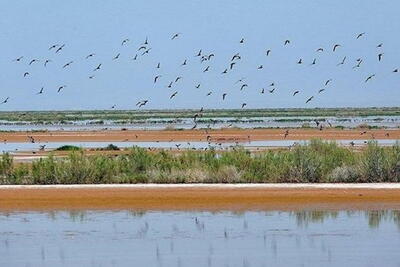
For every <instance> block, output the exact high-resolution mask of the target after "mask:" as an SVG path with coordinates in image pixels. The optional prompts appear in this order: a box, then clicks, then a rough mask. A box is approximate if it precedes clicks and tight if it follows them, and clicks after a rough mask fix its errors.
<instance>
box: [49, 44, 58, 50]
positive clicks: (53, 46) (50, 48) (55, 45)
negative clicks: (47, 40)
mask: <svg viewBox="0 0 400 267" xmlns="http://www.w3.org/2000/svg"><path fill="white" fill-rule="evenodd" d="M57 46H58V44H54V45H52V46H50V47H49V50H52V49H54V48H56V47H57Z"/></svg>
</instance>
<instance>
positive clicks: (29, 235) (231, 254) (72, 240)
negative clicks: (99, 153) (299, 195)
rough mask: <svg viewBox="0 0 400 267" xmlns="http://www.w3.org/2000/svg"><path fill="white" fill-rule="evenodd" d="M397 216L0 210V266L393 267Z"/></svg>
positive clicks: (399, 235)
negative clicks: (0, 211)
mask: <svg viewBox="0 0 400 267" xmlns="http://www.w3.org/2000/svg"><path fill="white" fill-rule="evenodd" d="M399 248H400V211H368V212H367V211H355V212H354V211H353V212H349V211H339V212H323V211H303V212H277V211H275V212H244V213H233V212H220V213H210V212H173V211H170V212H133V211H86V212H82V211H79V212H72V211H71V212H65V211H63V212H56V211H54V212H27V213H18V212H15V213H4V212H3V213H0V266H194V267H196V266H248V267H250V266H399V265H400V253H399Z"/></svg>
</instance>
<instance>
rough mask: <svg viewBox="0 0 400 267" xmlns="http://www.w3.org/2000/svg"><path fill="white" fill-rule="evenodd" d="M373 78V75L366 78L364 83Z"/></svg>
mask: <svg viewBox="0 0 400 267" xmlns="http://www.w3.org/2000/svg"><path fill="white" fill-rule="evenodd" d="M374 77H375V74H372V75H370V76H368V77H367V79H365V82H368V81H369V80H371V79H372V78H374Z"/></svg>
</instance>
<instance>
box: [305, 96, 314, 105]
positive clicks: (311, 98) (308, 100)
mask: <svg viewBox="0 0 400 267" xmlns="http://www.w3.org/2000/svg"><path fill="white" fill-rule="evenodd" d="M313 98H314V96H312V97H310V98H309V99H307V101H306V104H307V103H308V102H310V101H311V100H313Z"/></svg>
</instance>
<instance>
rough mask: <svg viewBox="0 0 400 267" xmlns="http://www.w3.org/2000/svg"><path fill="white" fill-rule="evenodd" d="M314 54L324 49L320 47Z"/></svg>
mask: <svg viewBox="0 0 400 267" xmlns="http://www.w3.org/2000/svg"><path fill="white" fill-rule="evenodd" d="M316 52H324V49H323V48H322V47H320V48H318V49H317V50H316Z"/></svg>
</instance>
